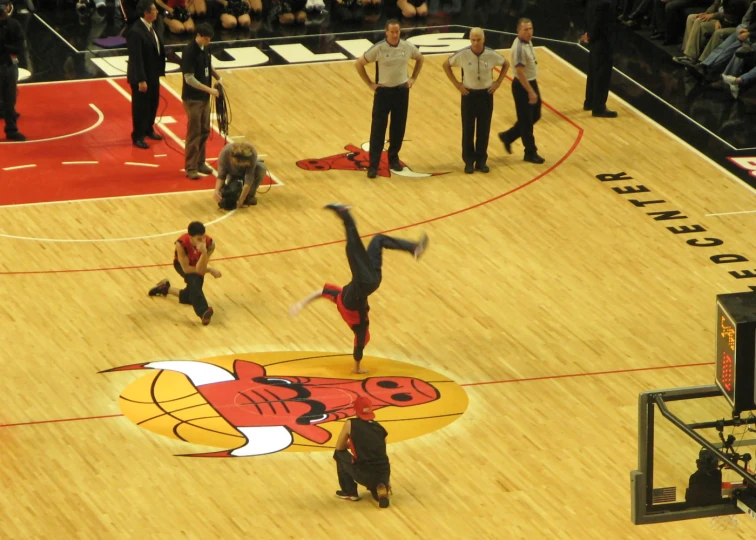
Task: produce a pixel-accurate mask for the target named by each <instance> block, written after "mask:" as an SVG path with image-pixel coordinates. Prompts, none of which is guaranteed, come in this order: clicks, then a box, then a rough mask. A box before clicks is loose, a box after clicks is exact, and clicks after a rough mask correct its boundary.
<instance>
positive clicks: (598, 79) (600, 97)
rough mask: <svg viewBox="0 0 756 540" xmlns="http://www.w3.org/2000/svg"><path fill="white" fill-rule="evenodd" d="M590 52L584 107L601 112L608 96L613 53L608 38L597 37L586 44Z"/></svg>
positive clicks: (604, 107)
mask: <svg viewBox="0 0 756 540" xmlns="http://www.w3.org/2000/svg"><path fill="white" fill-rule="evenodd" d="M588 47H590V50H591V53H590V56H589V57H588V79H587V80H586V81H585V103H583V107H584V108H585V109H591V110H592V111H593V112H602V111H604V110H605V109H606V99H607V98H608V97H609V83H610V82H611V80H612V65H613V63H614V54H613V52H612V44H611V42H610V41H609V40H608V39H599V40H597V41H595V42H592V43H590V44H589V45H588Z"/></svg>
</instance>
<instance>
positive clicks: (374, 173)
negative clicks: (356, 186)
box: [367, 167, 378, 178]
mask: <svg viewBox="0 0 756 540" xmlns="http://www.w3.org/2000/svg"><path fill="white" fill-rule="evenodd" d="M367 176H368V178H375V177H376V176H378V167H368V175H367Z"/></svg>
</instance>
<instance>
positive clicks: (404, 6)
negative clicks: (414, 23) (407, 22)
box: [396, 0, 428, 19]
mask: <svg viewBox="0 0 756 540" xmlns="http://www.w3.org/2000/svg"><path fill="white" fill-rule="evenodd" d="M396 7H398V8H399V9H401V10H402V15H403V16H404V17H406V18H407V19H413V18H415V17H425V16H426V15H428V2H427V1H426V0H396Z"/></svg>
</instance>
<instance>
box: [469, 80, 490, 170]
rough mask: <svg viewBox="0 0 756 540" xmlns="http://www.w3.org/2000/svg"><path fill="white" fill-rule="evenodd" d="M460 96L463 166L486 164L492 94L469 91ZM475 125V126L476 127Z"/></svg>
mask: <svg viewBox="0 0 756 540" xmlns="http://www.w3.org/2000/svg"><path fill="white" fill-rule="evenodd" d="M468 92H469V94H467V95H466V96H462V159H463V160H464V162H465V165H474V164H475V163H477V164H478V167H480V166H481V165H485V164H486V160H487V159H488V136H489V134H490V132H491V115H492V114H493V104H494V100H493V94H489V93H488V90H487V89H486V90H469V89H468ZM476 123H477V125H476Z"/></svg>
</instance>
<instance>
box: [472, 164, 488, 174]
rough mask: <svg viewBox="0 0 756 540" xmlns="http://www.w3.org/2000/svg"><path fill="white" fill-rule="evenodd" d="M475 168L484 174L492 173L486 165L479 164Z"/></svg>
mask: <svg viewBox="0 0 756 540" xmlns="http://www.w3.org/2000/svg"><path fill="white" fill-rule="evenodd" d="M475 168H476V169H477V170H479V171H480V172H482V173H487V172H491V169H490V168H489V167H488V165H486V164H485V163H478V164H477V165H475Z"/></svg>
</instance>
